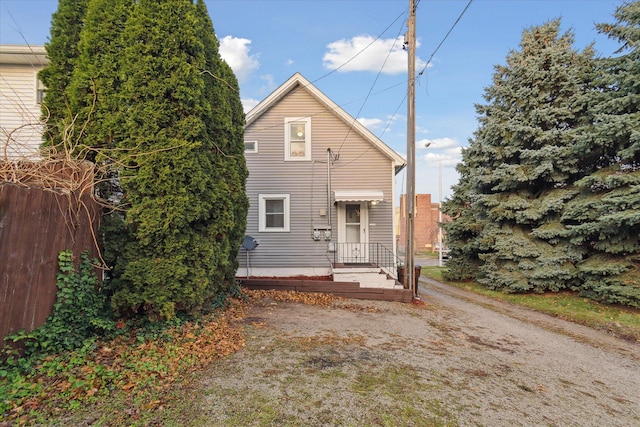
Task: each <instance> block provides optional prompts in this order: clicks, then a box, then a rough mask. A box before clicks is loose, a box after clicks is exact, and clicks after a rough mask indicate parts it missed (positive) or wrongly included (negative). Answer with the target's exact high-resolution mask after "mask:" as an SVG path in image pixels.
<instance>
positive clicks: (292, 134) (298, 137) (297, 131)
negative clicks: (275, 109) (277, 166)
mask: <svg viewBox="0 0 640 427" xmlns="http://www.w3.org/2000/svg"><path fill="white" fill-rule="evenodd" d="M284 141H285V143H284V159H285V160H288V161H299V160H311V117H285V119H284Z"/></svg>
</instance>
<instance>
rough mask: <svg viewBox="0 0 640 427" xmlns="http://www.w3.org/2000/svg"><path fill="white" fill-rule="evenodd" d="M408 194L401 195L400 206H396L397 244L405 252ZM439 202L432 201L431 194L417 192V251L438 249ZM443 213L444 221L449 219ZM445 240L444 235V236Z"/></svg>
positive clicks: (415, 235)
mask: <svg viewBox="0 0 640 427" xmlns="http://www.w3.org/2000/svg"><path fill="white" fill-rule="evenodd" d="M406 198H407V195H406V194H402V195H401V196H400V206H399V207H397V208H396V244H397V247H398V250H399V251H400V252H404V249H405V248H404V247H405V244H406V241H405V239H406V237H405V228H406V224H407V223H406V221H407V220H406V218H407V214H406V212H407V200H406ZM438 214H439V204H438V203H432V202H431V194H416V217H415V219H414V222H413V224H414V229H415V232H414V237H413V247H414V250H415V251H427V252H430V251H436V250H437V244H438V219H439V215H438ZM449 220H450V219H449V217H448V216H447V215H444V214H443V215H442V221H443V222H447V221H449ZM443 240H444V236H443Z"/></svg>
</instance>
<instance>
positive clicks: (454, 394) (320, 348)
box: [193, 279, 640, 427]
mask: <svg viewBox="0 0 640 427" xmlns="http://www.w3.org/2000/svg"><path fill="white" fill-rule="evenodd" d="M421 296H422V299H423V301H424V302H425V303H426V304H425V305H424V306H416V305H410V304H401V303H386V302H371V301H354V300H349V301H344V302H340V303H338V304H334V305H333V306H331V307H328V308H326V307H319V306H313V305H303V304H298V303H282V302H275V301H272V300H263V302H262V304H260V305H259V306H257V307H255V308H253V309H252V311H251V313H250V314H249V317H248V318H247V319H246V320H245V322H246V324H247V328H248V334H247V345H246V347H245V348H244V349H243V350H241V351H240V352H238V353H236V354H234V355H233V356H232V357H230V358H228V359H225V360H221V361H219V362H217V363H216V364H215V365H214V366H213V367H212V369H211V371H210V372H207V373H206V374H205V376H204V377H203V379H202V384H201V386H202V389H203V390H204V391H205V393H206V398H205V399H204V400H203V402H202V404H203V406H204V408H203V413H204V416H203V417H201V418H199V419H198V420H194V424H193V425H211V426H223V425H228V426H286V425H290V426H444V425H446V426H458V425H459V426H492V427H493V426H640V345H638V344H634V343H629V342H626V341H623V340H619V339H616V338H613V337H611V336H608V335H606V334H603V333H600V332H597V331H594V330H591V329H589V328H584V327H580V326H577V325H574V324H571V323H568V322H564V321H562V320H559V319H555V318H552V317H549V316H545V315H541V314H538V313H535V312H532V311H530V310H527V309H521V308H516V307H513V306H511V305H508V304H504V303H498V302H495V301H491V300H489V299H486V298H484V297H480V296H477V295H474V294H470V293H468V292H465V291H462V290H459V289H455V288H451V287H449V286H446V285H443V284H440V283H438V282H435V281H431V280H429V279H426V280H425V279H421Z"/></svg>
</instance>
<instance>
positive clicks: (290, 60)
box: [284, 59, 293, 66]
mask: <svg viewBox="0 0 640 427" xmlns="http://www.w3.org/2000/svg"><path fill="white" fill-rule="evenodd" d="M284 65H286V66H289V65H293V59H287V62H285V63H284Z"/></svg>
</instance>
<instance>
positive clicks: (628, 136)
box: [563, 1, 640, 307]
mask: <svg viewBox="0 0 640 427" xmlns="http://www.w3.org/2000/svg"><path fill="white" fill-rule="evenodd" d="M614 16H615V18H616V23H615V24H613V25H609V24H600V25H598V29H599V31H601V32H603V33H605V34H607V35H608V36H609V37H610V38H613V39H616V40H618V41H619V42H620V43H621V45H622V47H621V48H620V50H619V51H618V52H617V53H616V54H617V55H616V56H614V57H612V58H604V59H601V60H599V61H598V65H599V72H600V73H599V82H598V83H599V90H598V91H595V92H594V93H593V95H594V97H595V102H594V108H593V110H594V112H595V114H596V121H595V124H596V125H595V126H594V128H593V129H592V130H591V131H590V132H589V133H588V134H586V135H585V136H584V138H585V140H587V141H589V142H590V145H591V147H592V149H591V150H590V151H591V153H592V156H593V166H594V167H593V168H592V173H591V174H589V175H588V176H587V177H585V178H584V179H582V180H581V181H579V183H578V186H579V188H580V189H581V190H582V192H581V194H580V196H579V197H577V198H576V199H575V200H574V201H573V202H571V203H570V205H569V206H568V208H567V209H566V211H565V212H564V215H563V220H564V221H565V222H566V223H567V224H568V227H569V229H570V231H571V237H572V242H573V243H574V244H575V245H580V246H581V247H584V248H585V249H586V250H588V255H587V257H586V258H585V260H584V261H583V262H581V263H579V264H578V270H579V271H580V279H581V281H582V286H581V292H582V294H583V295H586V296H589V297H591V298H595V299H598V300H601V301H605V302H609V303H622V304H627V305H633V306H636V307H640V48H639V46H640V2H638V1H634V2H630V3H625V4H624V5H622V6H620V7H619V8H618V9H617V11H616V12H615V15H614Z"/></svg>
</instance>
